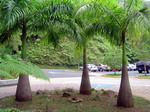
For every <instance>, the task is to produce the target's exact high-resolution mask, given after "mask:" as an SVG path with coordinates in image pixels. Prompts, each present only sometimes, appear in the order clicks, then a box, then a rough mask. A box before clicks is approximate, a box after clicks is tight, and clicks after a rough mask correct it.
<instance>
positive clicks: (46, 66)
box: [37, 64, 78, 69]
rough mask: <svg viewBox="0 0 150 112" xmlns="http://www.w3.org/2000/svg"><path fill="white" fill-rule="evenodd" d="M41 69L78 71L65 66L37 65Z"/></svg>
mask: <svg viewBox="0 0 150 112" xmlns="http://www.w3.org/2000/svg"><path fill="white" fill-rule="evenodd" d="M37 66H38V67H40V68H41V69H78V67H77V66H66V65H39V64H38V65H37Z"/></svg>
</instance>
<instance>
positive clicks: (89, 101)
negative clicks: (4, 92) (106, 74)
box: [0, 89, 150, 112]
mask: <svg viewBox="0 0 150 112" xmlns="http://www.w3.org/2000/svg"><path fill="white" fill-rule="evenodd" d="M64 92H67V93H69V94H70V96H69V97H62V95H63V93H64ZM72 98H74V99H77V100H80V99H82V101H81V102H78V103H72V102H70V100H69V99H72ZM14 99H15V97H14V96H9V97H5V98H2V99H0V108H1V109H6V108H11V107H13V108H17V109H20V110H32V111H34V112H39V111H41V112H46V111H47V112H148V111H149V110H150V106H149V105H150V101H148V100H146V99H143V98H141V97H135V98H134V101H135V107H133V108H119V107H117V106H116V99H117V97H116V93H115V92H113V91H103V92H102V91H95V92H92V95H80V94H78V92H77V91H73V90H71V89H68V90H61V91H60V90H57V91H56V90H55V91H48V90H46V91H40V94H36V93H33V99H32V101H28V102H16V101H15V100H14Z"/></svg>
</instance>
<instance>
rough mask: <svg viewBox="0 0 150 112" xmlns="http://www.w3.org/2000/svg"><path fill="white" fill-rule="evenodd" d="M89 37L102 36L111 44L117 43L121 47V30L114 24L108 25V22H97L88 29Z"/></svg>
mask: <svg viewBox="0 0 150 112" xmlns="http://www.w3.org/2000/svg"><path fill="white" fill-rule="evenodd" d="M86 32H87V35H89V36H91V35H94V34H100V35H102V36H104V37H107V39H108V40H109V41H110V42H111V43H115V44H117V45H120V42H121V40H120V35H119V32H120V28H119V27H118V26H117V25H115V24H113V23H106V22H96V23H93V24H91V25H90V26H89V27H88V28H87V31H86Z"/></svg>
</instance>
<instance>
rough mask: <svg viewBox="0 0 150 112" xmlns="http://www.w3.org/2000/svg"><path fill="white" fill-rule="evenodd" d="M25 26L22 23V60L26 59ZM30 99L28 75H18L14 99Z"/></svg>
mask: <svg viewBox="0 0 150 112" xmlns="http://www.w3.org/2000/svg"><path fill="white" fill-rule="evenodd" d="M26 31H27V29H26V26H25V24H24V23H23V28H22V37H21V41H22V52H21V58H22V60H24V61H25V60H26V58H27V55H26ZM29 100H32V92H31V87H30V82H29V77H28V76H25V75H23V74H20V75H19V80H18V85H17V90H16V101H20V102H22V101H29Z"/></svg>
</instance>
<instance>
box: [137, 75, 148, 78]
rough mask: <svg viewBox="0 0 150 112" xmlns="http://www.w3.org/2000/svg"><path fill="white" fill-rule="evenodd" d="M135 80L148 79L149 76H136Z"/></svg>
mask: <svg viewBox="0 0 150 112" xmlns="http://www.w3.org/2000/svg"><path fill="white" fill-rule="evenodd" d="M136 78H139V79H150V75H140V76H137V77H136Z"/></svg>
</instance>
